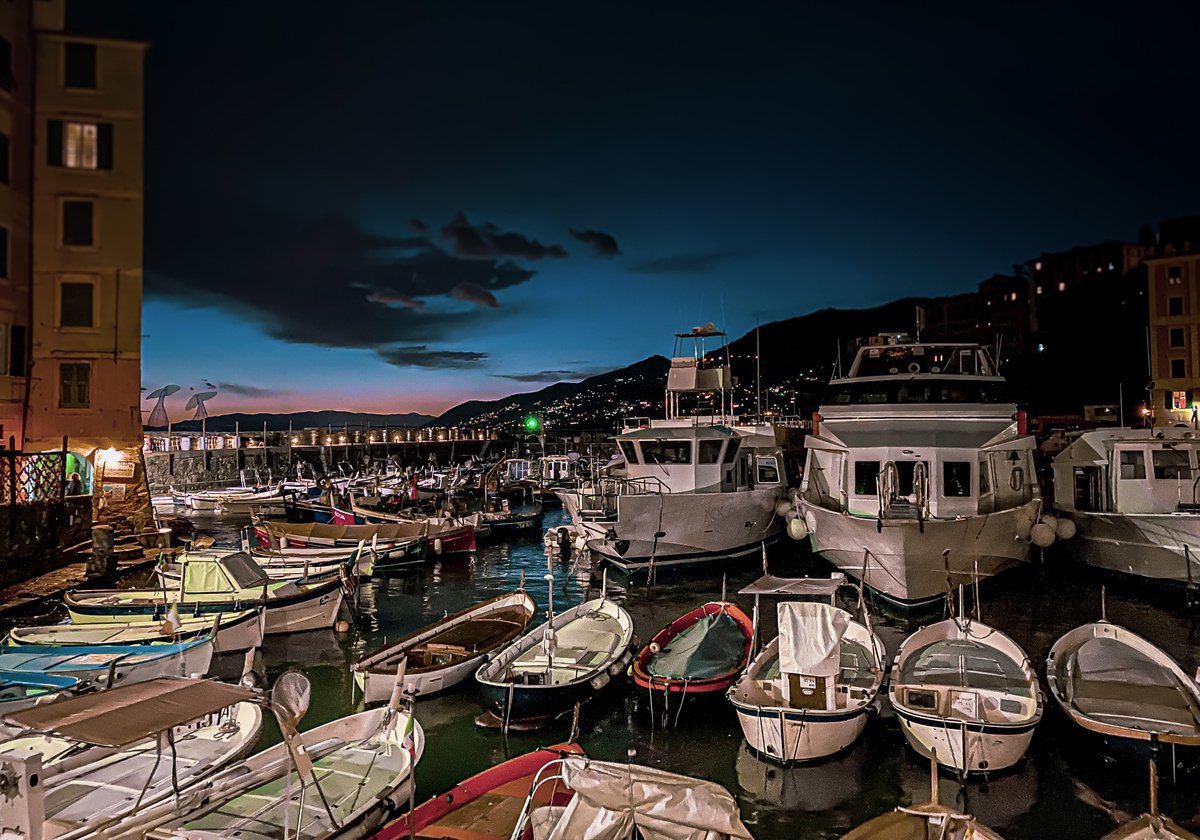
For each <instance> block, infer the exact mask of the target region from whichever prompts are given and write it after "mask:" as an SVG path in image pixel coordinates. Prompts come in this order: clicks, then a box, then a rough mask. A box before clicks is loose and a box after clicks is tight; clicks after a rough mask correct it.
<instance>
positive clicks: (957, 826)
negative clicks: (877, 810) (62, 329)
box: [841, 761, 1004, 840]
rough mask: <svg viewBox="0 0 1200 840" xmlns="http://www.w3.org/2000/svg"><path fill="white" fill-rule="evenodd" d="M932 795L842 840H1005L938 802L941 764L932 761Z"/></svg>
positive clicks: (973, 818)
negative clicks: (938, 772)
mask: <svg viewBox="0 0 1200 840" xmlns="http://www.w3.org/2000/svg"><path fill="white" fill-rule="evenodd" d="M930 765H931V769H930V775H931V783H932V796H930V798H929V801H928V802H925V803H922V804H920V805H908V806H900V807H899V808H897V809H896V810H894V811H892V812H891V813H887V814H883V815H882V816H878V817H876V818H875V819H873V820H870V821H868V822H865V823H863V824H862V825H860V826H859V827H858V828H855V829H853V830H851V831H850V832H849V833H848V834H843V835H842V838H841V840H931V838H937V840H1004V838H1002V837H1001V836H1000V835H999V834H997V833H996V832H995V831H993V830H992V829H990V828H988V827H987V826H986V825H984V824H983V823H981V822H979V820H977V819H975V817H974V816H972V815H971V814H965V813H962V812H960V811H956V810H954V809H953V808H948V807H946V806H945V805H943V804H941V802H939V801H938V778H937V767H938V765H937V762H936V761H931V762H930Z"/></svg>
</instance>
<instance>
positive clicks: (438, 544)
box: [433, 537, 442, 554]
mask: <svg viewBox="0 0 1200 840" xmlns="http://www.w3.org/2000/svg"><path fill="white" fill-rule="evenodd" d="M433 553H434V554H441V553H442V538H441V537H438V538H437V539H435V540H434V541H433Z"/></svg>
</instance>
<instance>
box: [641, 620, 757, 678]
mask: <svg viewBox="0 0 1200 840" xmlns="http://www.w3.org/2000/svg"><path fill="white" fill-rule="evenodd" d="M753 635H754V625H753V622H752V621H751V620H750V617H749V616H748V615H746V613H745V612H743V611H742V609H741V608H740V607H739V606H738V605H737V604H735V603H733V602H732V601H726V600H725V598H724V597H722V598H721V600H720V601H710V602H708V603H707V604H704V605H702V606H699V607H697V608H696V609H694V610H692V611H691V612H688V613H685V614H683V615H681V616H680V617H679V618H677V619H675V620H674V621H672V622H671V623H670V624H668V625H667V626H666V627H664V628H663V629H661V630H659V631H658V632H657V633H655V634H654V638H653V639H651V640H650V643H649V644H648V645H646V646H645V647H644V648H642V649H641V651H639V652H638V655H637V657H636V658H635V659H634V660H633V679H634V682H636V683H637V684H638V685H639V686H640V687H641V688H645V689H649V690H651V691H662V692H664V693H669V694H679V695H683V696H687V695H693V696H694V695H700V694H713V693H716V692H722V691H725V690H726V689H728V688H729V686H730V685H732V684H733V681H734V680H735V679H737V675H738V674H739V673H740V672H741V670H742V668H744V667H745V666H746V662H747V660H749V658H750V644H751V638H752V637H753Z"/></svg>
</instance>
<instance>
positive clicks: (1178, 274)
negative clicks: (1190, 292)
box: [1167, 265, 1183, 286]
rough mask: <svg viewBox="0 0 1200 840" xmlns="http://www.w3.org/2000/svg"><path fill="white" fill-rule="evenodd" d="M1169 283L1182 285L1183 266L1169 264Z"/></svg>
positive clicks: (1169, 284) (1170, 284)
mask: <svg viewBox="0 0 1200 840" xmlns="http://www.w3.org/2000/svg"><path fill="white" fill-rule="evenodd" d="M1167 285H1168V286H1182V285H1183V266H1181V265H1169V266H1167Z"/></svg>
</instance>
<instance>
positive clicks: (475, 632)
mask: <svg viewBox="0 0 1200 840" xmlns="http://www.w3.org/2000/svg"><path fill="white" fill-rule="evenodd" d="M523 583H524V581H522V584H523ZM536 612H537V604H535V603H534V601H533V598H531V597H529V594H528V593H526V592H525V589H524V586H523V585H522V587H521V589H519V590H518V591H516V592H512V593H509V594H507V595H500V596H498V597H496V598H492V599H491V600H488V601H484V602H483V603H482V604H477V605H475V606H473V607H468V608H467V609H465V610H462V611H461V612H457V613H455V614H454V615H449V616H446V617H445V618H443V619H441V620H440V621H437V622H434V623H433V624H431V625H429V626H428V627H423V628H422V629H420V630H417V631H415V632H413V633H410V634H408V635H407V636H404V637H403V638H401V639H397V640H396V641H394V642H390V643H388V644H385V645H384V646H383V647H381V648H379V649H378V650H376V651H374V652H373V653H370V654H368V655H366V656H364V657H363V658H362V659H360V660H358V661H357V662H355V663H354V664H353V665H352V666H351V668H350V670H351V672H352V673H353V674H354V682H355V684H357V685H358V687H359V689H360V690H361V691H362V693H363V699H364V701H365V702H366V703H382V702H383V701H385V700H387V698H388V696H389V695H390V694H391V691H392V687H393V683H394V682H395V673H396V666H397V665H398V664H399V663H400V660H402V659H407V660H408V664H407V666H406V670H405V672H404V693H405V694H407V695H409V696H411V697H414V698H415V697H420V696H423V695H428V694H435V693H437V692H439V691H445V690H447V689H450V688H453V687H454V686H456V685H458V684H459V683H460V682H462V681H463V680H466V679H469V678H470V677H471V675H472V674H473V673H475V671H477V670H478V669H479V666H480V665H481V664H483V662H484V661H485V659H486V658H487V656H488V655H489V654H490V653H492V652H493V651H495V650H498V649H499V648H501V647H504V646H505V645H507V644H509V643H510V642H511V641H513V640H514V639H516V638H517V637H518V636H520V635H521V634H522V633H524V632H525V631H526V630H527V629H528V627H529V622H530V621H532V620H533V617H534V615H535V614H536Z"/></svg>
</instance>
